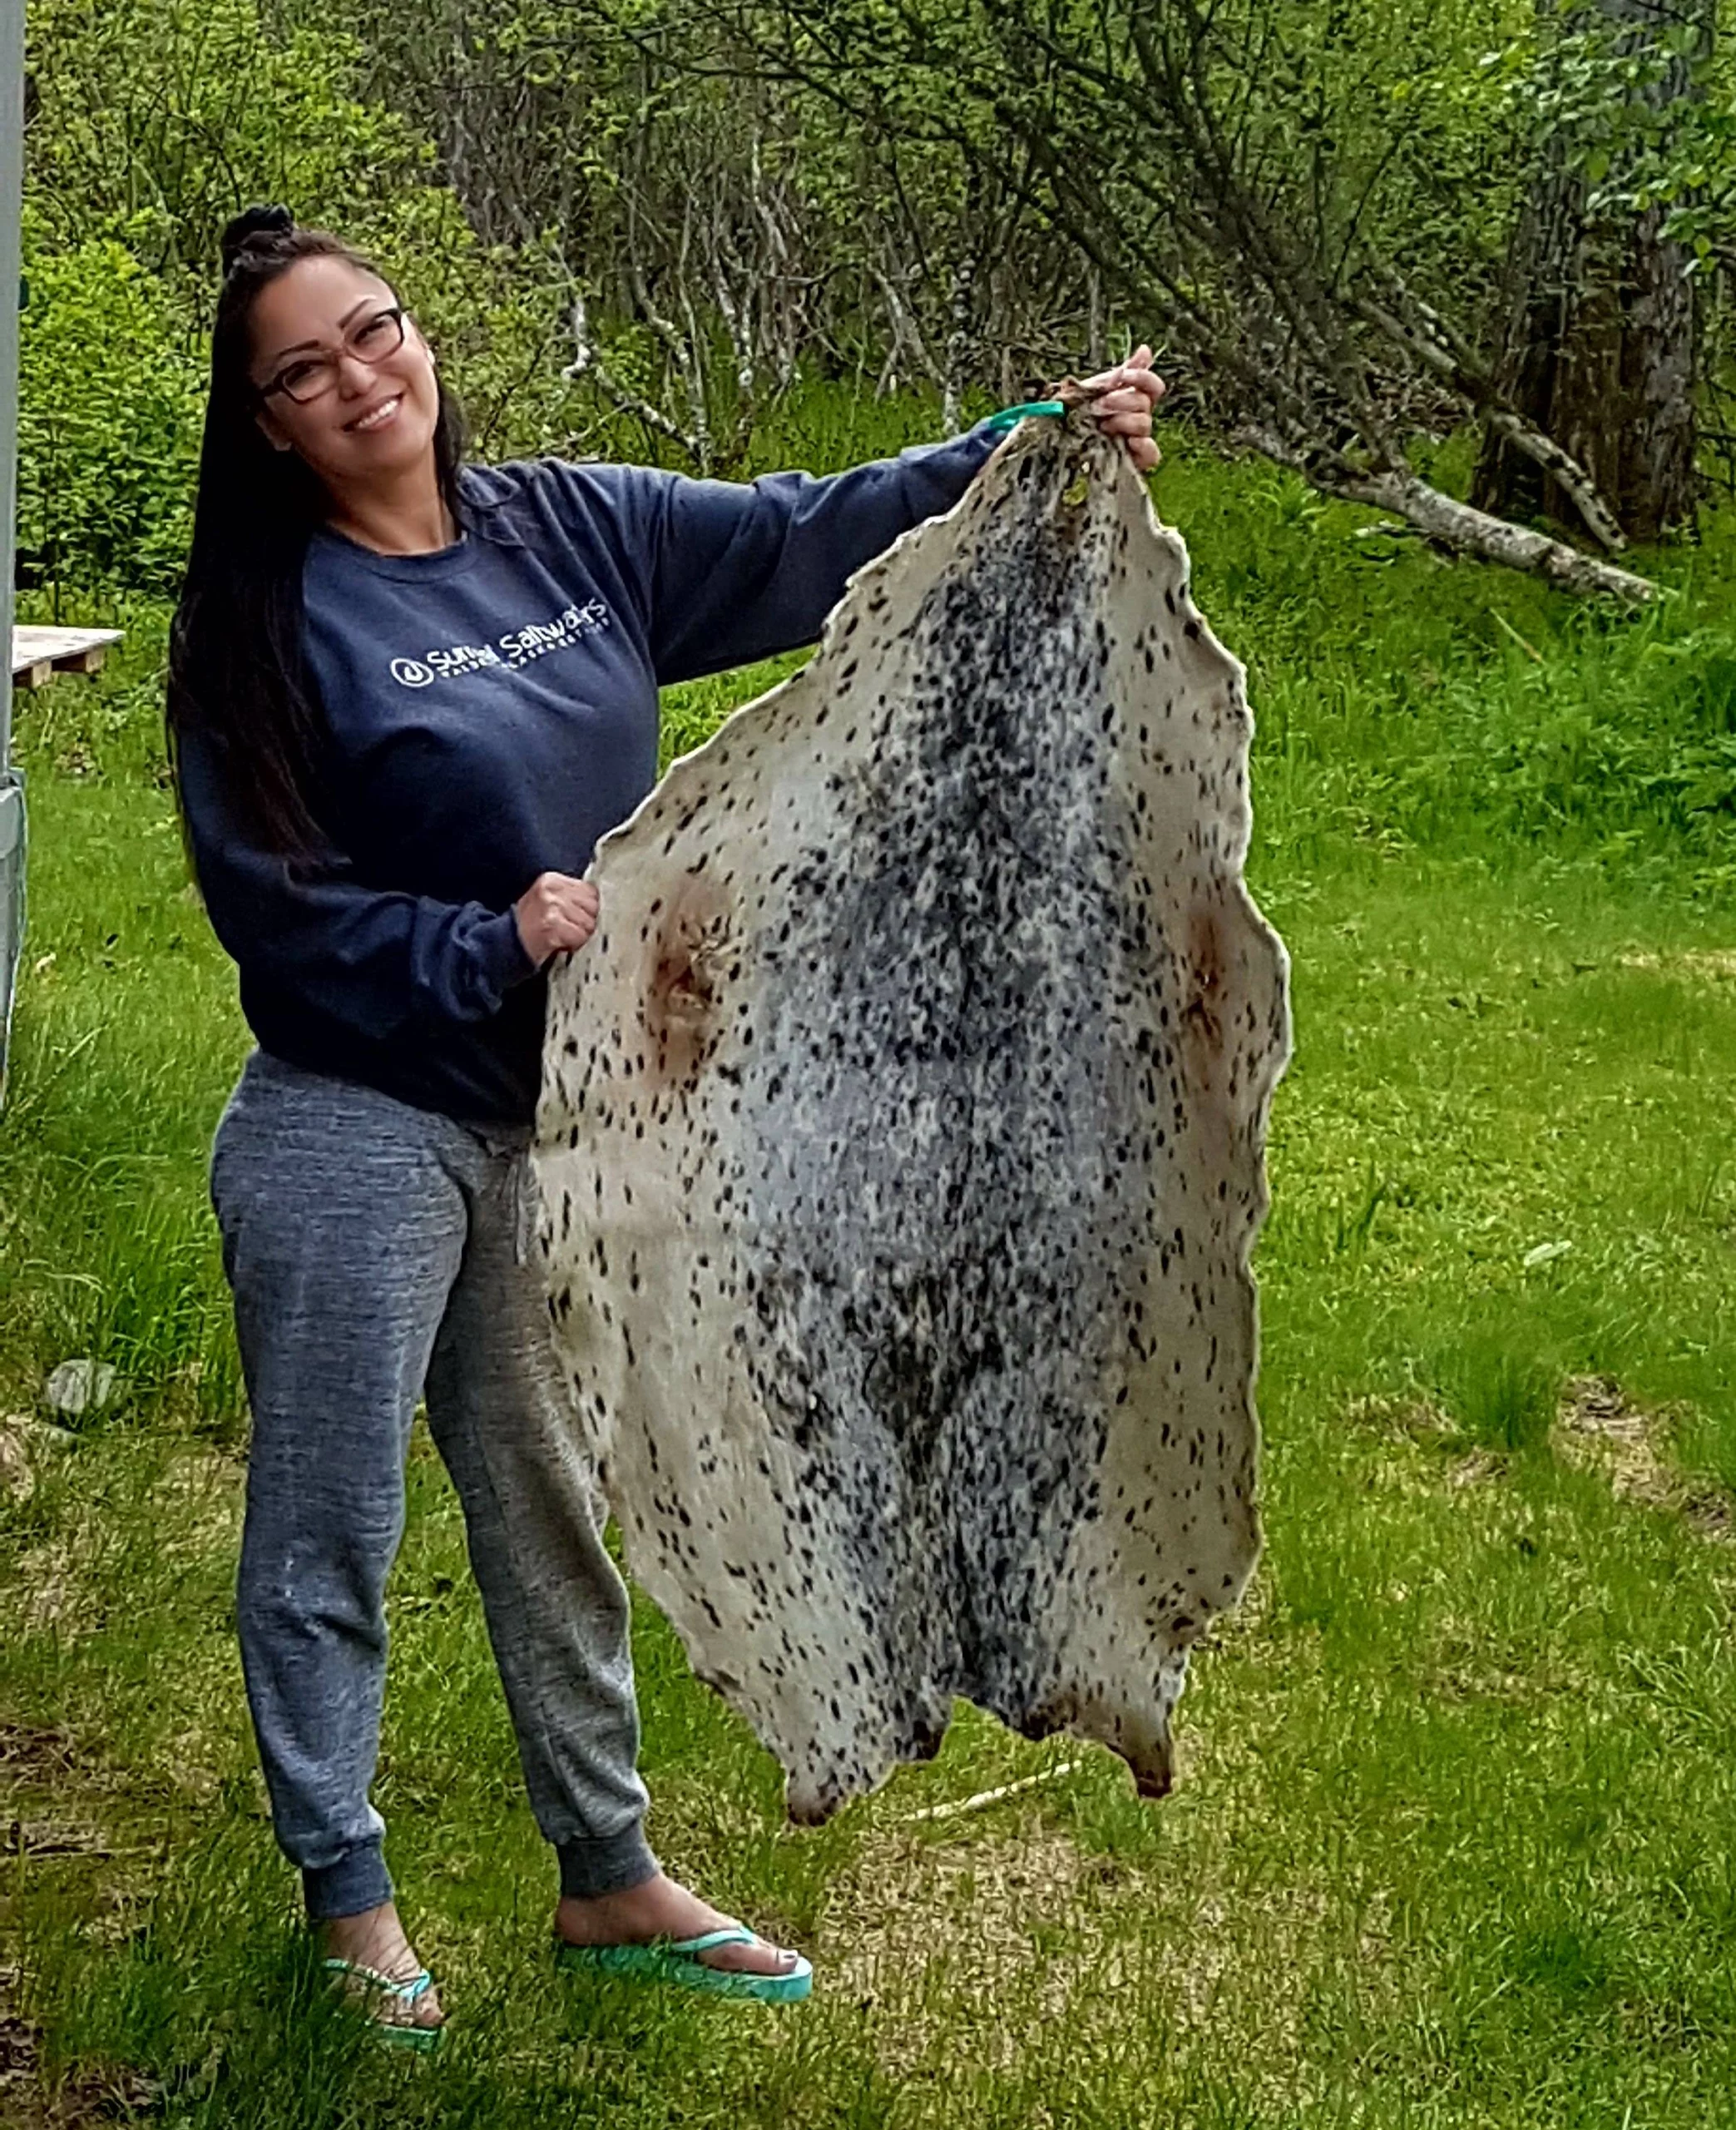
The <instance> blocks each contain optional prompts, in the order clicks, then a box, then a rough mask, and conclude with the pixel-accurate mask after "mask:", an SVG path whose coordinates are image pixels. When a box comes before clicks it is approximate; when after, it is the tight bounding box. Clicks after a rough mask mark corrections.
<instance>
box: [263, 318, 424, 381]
mask: <svg viewBox="0 0 1736 2130" xmlns="http://www.w3.org/2000/svg"><path fill="white" fill-rule="evenodd" d="M383 318H389V319H391V320H392V322H393V324H394V325H395V326H396V327H397V328H398V337H397V339H395V340H393V343H392V344H391V346H390V347H389V348H382V349H380V351H379V353H378V354H377V355H364V354H363V353H362V351H361V350H360V349H359V348H358V347H357V346H356V344H355V342H356V336H357V334H361V333H370V332H372V331H373V328H374V327H375V326H376V325H378V324H379V322H380V320H381V319H383ZM405 322H406V321H405V313H404V307H403V305H402V304H401V303H388V304H382V305H380V307H379V309H378V310H370V311H369V312H368V315H367V316H366V317H365V318H363V319H358V320H357V321H356V323H355V324H354V325H353V326H352V327H351V328H350V329H349V332H347V333H346V334H344V346H343V349H342V350H341V352H340V353H339V354H332V353H330V352H329V350H328V351H327V352H325V353H324V354H318V355H297V356H296V358H295V359H294V361H293V362H289V363H286V364H284V367H283V369H280V370H279V372H278V374H277V375H276V376H275V377H274V378H273V379H272V380H271V382H270V384H261V385H259V386H257V387H256V388H255V391H256V394H257V396H258V398H259V399H260V402H261V404H263V403H264V402H265V400H267V399H271V398H273V397H274V395H275V394H277V393H279V392H280V393H282V394H283V395H284V399H287V400H288V401H289V404H291V405H292V406H294V407H308V406H311V405H312V404H313V403H314V400H316V399H324V397H325V395H326V394H327V393H328V392H330V391H332V390H334V389H335V387H336V385H337V382H338V364H339V362H340V361H341V360H342V359H343V356H344V355H354V357H355V359H356V360H357V361H358V362H359V363H366V364H367V365H368V368H369V369H376V368H377V367H378V365H379V364H381V363H383V362H386V361H388V360H389V359H390V358H391V357H392V356H393V355H395V354H397V353H398V349H400V348H401V347H403V344H404V324H405ZM304 363H308V364H312V366H313V368H314V376H315V379H322V380H324V381H323V382H317V383H316V382H314V379H309V383H313V384H314V389H313V390H312V391H311V392H309V393H305V394H304V393H300V392H297V391H295V390H294V389H292V388H291V386H290V384H289V374H290V372H291V371H292V370H294V369H299V367H300V366H301V365H302V364H304Z"/></svg>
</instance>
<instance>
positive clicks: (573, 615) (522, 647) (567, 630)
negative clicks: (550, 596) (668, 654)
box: [389, 599, 609, 688]
mask: <svg viewBox="0 0 1736 2130" xmlns="http://www.w3.org/2000/svg"><path fill="white" fill-rule="evenodd" d="M608 626H609V609H608V608H607V607H606V606H605V605H604V604H603V602H602V601H601V599H590V600H587V601H586V603H585V604H584V605H583V606H582V607H566V608H564V609H563V610H562V611H561V612H560V613H558V614H556V617H555V618H554V619H553V620H552V621H551V622H527V623H526V624H525V626H524V627H522V628H521V629H508V630H507V633H506V634H505V635H504V636H501V637H496V638H495V640H494V641H493V642H492V643H454V644H450V645H448V646H447V648H446V649H445V650H444V651H423V654H422V656H421V657H420V658H394V659H393V661H392V662H391V666H390V668H389V671H390V672H391V675H392V677H393V680H394V681H397V682H398V686H400V687H404V688H425V687H427V686H429V684H430V683H431V682H433V681H451V680H456V679H457V678H459V677H460V676H462V675H463V674H466V673H480V672H482V671H483V670H484V669H485V668H486V667H487V666H504V667H506V668H507V671H517V668H518V667H520V666H528V665H529V664H530V663H531V662H532V660H533V659H537V658H547V656H548V654H549V653H550V651H565V650H566V649H568V648H569V647H570V646H571V645H573V644H576V643H582V642H583V641H584V640H585V638H586V637H587V636H595V635H596V633H597V632H598V631H599V630H601V629H606V628H607V627H608Z"/></svg>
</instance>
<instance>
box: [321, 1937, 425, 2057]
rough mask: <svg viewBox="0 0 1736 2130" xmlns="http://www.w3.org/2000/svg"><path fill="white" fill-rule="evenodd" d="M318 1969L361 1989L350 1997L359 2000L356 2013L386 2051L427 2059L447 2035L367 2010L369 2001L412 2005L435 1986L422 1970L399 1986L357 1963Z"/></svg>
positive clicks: (327, 1963)
mask: <svg viewBox="0 0 1736 2130" xmlns="http://www.w3.org/2000/svg"><path fill="white" fill-rule="evenodd" d="M320 1965H321V1966H322V1967H323V1968H324V1969H325V1970H326V1972H327V1974H341V1975H342V1976H344V1979H345V1980H346V1982H349V1983H357V1982H359V1983H360V1984H362V1985H363V1987H362V1988H361V1989H359V1990H356V1991H354V1992H353V1993H352V1994H354V1996H355V1997H356V1999H358V2006H357V2009H359V2010H360V2011H361V2012H362V2014H363V2016H364V2018H365V2019H367V2021H368V2024H369V2025H370V2026H371V2027H372V2028H373V2032H374V2033H375V2035H376V2036H377V2037H378V2039H379V2040H381V2041H383V2042H384V2043H386V2044H387V2046H388V2048H413V2049H414V2050H416V2051H417V2053H418V2054H419V2055H423V2056H426V2055H428V2054H431V2053H432V2052H433V2050H435V2049H437V2048H438V2047H439V2046H440V2043H441V2042H442V2040H443V2038H444V2036H445V2033H446V2028H444V2027H443V2026H438V2027H419V2026H416V2025H413V2023H411V2022H410V2021H409V2020H408V2019H382V2018H381V2017H380V2015H379V2014H378V2012H377V2011H368V2009H366V2007H367V2005H368V2002H369V2000H370V1999H373V2000H377V1999H381V1998H386V1997H389V1998H390V1999H392V2000H393V2003H394V2004H415V2003H417V2002H418V1999H421V1998H423V1997H425V1996H426V1995H427V1994H428V1991H429V1990H430V1989H433V1986H434V1978H433V1975H431V1974H429V1973H428V1969H426V1968H425V1967H424V1968H418V1969H417V1971H416V1973H415V1974H413V1975H411V1976H410V1977H409V1978H408V1980H406V1981H403V1982H400V1981H399V1980H398V1979H397V1978H396V1977H395V1976H394V1975H389V1974H381V1973H380V1971H379V1969H378V1968H376V1967H364V1965H363V1964H362V1963H361V1961H359V1960H339V1959H329V1960H322V1961H321V1962H320Z"/></svg>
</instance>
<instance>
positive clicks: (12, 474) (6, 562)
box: [0, 0, 24, 1102]
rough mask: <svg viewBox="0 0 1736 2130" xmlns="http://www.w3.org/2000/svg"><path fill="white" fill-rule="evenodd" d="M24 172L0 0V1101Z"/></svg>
mask: <svg viewBox="0 0 1736 2130" xmlns="http://www.w3.org/2000/svg"><path fill="white" fill-rule="evenodd" d="M23 167H24V0H0V644H4V645H5V646H6V671H5V673H4V674H3V675H0V1102H4V1101H5V1099H6V1057H7V1043H8V1039H9V1038H10V1036H11V1033H12V989H13V986H14V983H16V981H17V973H18V956H19V954H20V953H21V952H22V949H23V944H24V780H23V778H22V776H21V775H19V773H18V772H17V770H15V769H14V768H13V767H12V534H13V513H14V511H15V508H16V507H17V448H18V291H19V279H18V275H19V260H18V211H19V204H18V203H19V196H20V194H21V192H22V189H23Z"/></svg>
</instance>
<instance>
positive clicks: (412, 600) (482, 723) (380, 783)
mask: <svg viewBox="0 0 1736 2130" xmlns="http://www.w3.org/2000/svg"><path fill="white" fill-rule="evenodd" d="M997 441H998V439H997V437H995V436H994V435H993V434H992V433H988V432H987V430H985V429H983V428H977V429H973V430H972V431H971V432H970V433H968V434H967V435H966V436H963V437H960V438H956V439H955V440H954V441H953V442H952V443H944V444H935V445H929V446H925V447H921V448H917V449H914V450H910V451H907V452H904V453H903V454H902V455H901V456H900V457H898V458H895V459H886V460H883V461H879V462H878V463H874V464H873V465H868V466H861V467H858V468H855V469H854V470H853V471H852V472H849V473H838V474H833V475H832V476H831V477H829V478H826V479H823V480H816V479H814V478H810V477H809V475H807V474H804V473H776V474H770V475H768V476H766V477H765V478H763V479H761V480H759V481H755V482H754V483H752V484H751V485H747V484H740V483H732V482H724V481H695V480H690V479H687V478H684V477H683V476H681V475H679V474H672V473H660V472H657V471H655V470H654V469H653V468H648V467H642V466H613V465H570V464H567V463H564V462H562V461H561V460H558V459H539V460H535V461H530V462H527V463H515V464H511V465H505V466H496V467H472V468H467V469H466V470H465V472H464V474H463V476H462V482H463V490H462V493H463V502H464V505H465V516H466V518H467V530H466V532H465V533H464V534H463V536H462V537H461V538H460V540H459V541H458V542H457V545H456V546H454V547H446V548H443V549H441V550H440V551H439V552H437V553H434V554H426V555H381V554H376V553H374V552H373V551H372V550H371V549H369V548H366V547H359V546H358V545H357V544H356V543H355V542H353V541H350V540H346V539H344V538H343V537H340V536H339V535H338V534H335V533H324V532H322V533H316V534H315V535H314V538H313V540H312V542H310V544H309V551H308V557H307V562H306V567H305V571H304V580H303V582H304V592H305V599H306V612H307V622H306V628H307V637H306V642H307V649H308V654H309V661H310V664H311V666H312V669H313V673H314V678H315V680H316V681H317V682H318V685H319V694H320V699H321V702H322V705H323V706H324V712H325V718H326V722H327V725H328V726H329V750H328V752H329V789H330V792H331V797H330V800H329V805H328V806H327V807H326V809H325V810H324V813H323V815H322V823H321V825H322V826H323V827H324V828H325V829H326V830H327V831H328V833H329V835H330V838H331V840H332V843H333V845H334V849H335V851H336V853H337V854H338V855H336V856H334V858H333V859H331V860H330V861H329V862H322V863H320V864H315V865H309V864H294V865H292V864H290V863H289V862H288V861H286V860H285V859H283V858H282V857H280V856H277V855H274V854H272V853H270V852H268V851H265V850H261V849H260V848H259V847H258V846H257V845H256V844H255V843H254V842H253V841H252V840H250V838H249V837H248V836H247V835H245V834H244V833H243V832H242V830H241V829H240V825H239V824H238V822H237V820H236V819H235V815H234V813H233V810H231V809H230V807H229V806H228V805H226V804H225V796H224V793H223V790H222V789H221V785H220V781H219V779H218V777H217V775H215V769H214V765H213V761H212V758H211V755H210V752H209V750H208V749H207V748H206V746H205V745H204V744H203V743H202V742H201V741H200V738H199V736H198V735H197V734H196V733H189V734H188V735H187V736H186V737H185V741H184V742H183V745H182V748H181V801H182V804H183V805H184V807H185V810H186V815H187V820H188V824H189V826H190V831H191V838H192V844H193V851H194V859H195V867H196V869H197V873H198V876H199V884H200V891H201V893H202V894H203V895H204V898H205V907H206V909H207V910H208V911H209V912H210V919H211V922H212V924H213V925H214V926H215V929H216V932H217V935H218V937H219V939H221V941H222V942H223V944H224V946H225V948H226V949H228V950H229V952H230V954H232V955H233V956H234V958H235V961H236V963H238V964H239V966H240V978H241V1007H242V1011H243V1012H244V1013H245V1015H246V1017H247V1021H248V1024H249V1026H250V1028H252V1030H253V1032H254V1034H255V1037H256V1038H257V1039H258V1041H259V1043H260V1047H261V1048H263V1049H265V1050H268V1051H270V1052H272V1053H274V1054H275V1055H276V1056H278V1057H279V1058H286V1059H288V1060H289V1062H290V1063H294V1064H298V1065H303V1066H305V1067H309V1069H311V1070H313V1071H314V1072H330V1073H335V1074H337V1075H339V1077H344V1078H346V1079H352V1080H359V1081H361V1082H364V1083H365V1084H366V1085H368V1086H370V1087H378V1088H380V1089H382V1090H383V1092H386V1093H388V1094H390V1095H395V1096H397V1097H398V1098H399V1099H400V1100H402V1101H404V1102H413V1103H415V1104H416V1105H417V1106H418V1107H421V1108H424V1109H434V1110H439V1111H442V1112H444V1113H445V1114H446V1115H448V1116H449V1117H456V1118H457V1119H458V1120H459V1121H460V1122H465V1123H472V1124H482V1125H487V1124H496V1125H499V1124H521V1125H522V1124H527V1123H528V1122H530V1121H531V1120H532V1117H533V1116H534V1114H535V1110H536V1103H537V1087H538V1081H539V1077H540V1073H541V1067H542V1033H543V1018H544V1008H545V1003H546V997H547V978H546V975H544V974H542V973H538V972H537V970H536V969H535V968H532V963H531V961H530V958H529V956H528V955H527V954H526V953H525V951H524V947H523V944H522V942H521V940H520V938H519V934H518V928H517V919H515V917H514V914H513V909H512V905H513V904H514V903H515V902H516V901H517V899H518V897H519V896H520V895H521V894H523V893H524V891H525V889H527V888H528V887H529V886H530V884H531V883H532V880H534V879H536V878H537V874H540V873H546V872H560V873H570V874H581V873H583V872H584V871H585V869H586V867H587V866H588V865H589V864H590V863H591V853H592V850H593V849H594V847H595V845H596V841H597V839H598V838H599V837H600V836H601V835H606V833H607V832H608V830H611V829H612V828H615V827H616V826H618V825H620V823H621V822H622V821H623V820H626V817H627V816H628V815H630V814H631V812H632V810H633V809H634V808H635V807H636V805H638V804H639V802H640V800H641V799H643V798H644V796H645V794H646V793H647V792H648V791H649V790H650V789H651V786H652V785H653V784H654V783H655V780H656V774H657V724H658V697H657V691H658V688H659V687H660V686H661V685H664V684H665V683H667V682H670V681H685V680H690V679H692V678H693V677H694V676H696V675H698V674H702V673H713V672H717V671H720V670H722V669H723V668H725V667H726V666H739V665H744V664H745V663H747V662H748V661H751V660H753V659H756V658H763V657H766V656H769V655H770V654H771V653H772V652H774V651H786V650H789V649H792V648H794V646H797V645H799V644H804V643H809V642H812V641H814V638H815V637H817V636H818V635H819V630H820V626H821V624H822V622H823V621H824V619H825V617H826V616H827V614H828V612H830V611H831V609H832V607H833V606H834V605H835V604H836V603H837V601H838V596H839V594H840V593H841V592H842V591H843V585H844V581H845V579H846V578H847V577H849V576H850V574H851V573H852V572H853V571H855V570H857V569H858V568H860V567H861V566H862V565H863V563H864V562H868V561H870V560H871V559H872V558H873V557H874V556H875V555H878V554H879V553H881V552H883V550H884V549H885V548H886V547H888V546H889V545H890V544H891V542H893V540H894V539H896V538H897V537H898V534H899V533H903V532H905V531H906V530H908V528H910V527H911V526H913V525H916V524H918V523H920V522H921V521H922V519H923V518H929V517H932V516H934V515H935V514H936V513H938V512H941V511H945V510H948V509H950V508H952V504H953V503H956V502H957V499H958V498H959V497H960V496H961V495H962V493H963V492H964V490H965V488H967V486H968V484H969V483H970V480H971V477H972V474H974V473H976V471H977V468H979V467H980V466H981V465H982V463H983V462H984V460H985V459H987V457H988V456H989V453H991V452H992V450H993V448H994V447H995V444H996V443H997Z"/></svg>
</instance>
